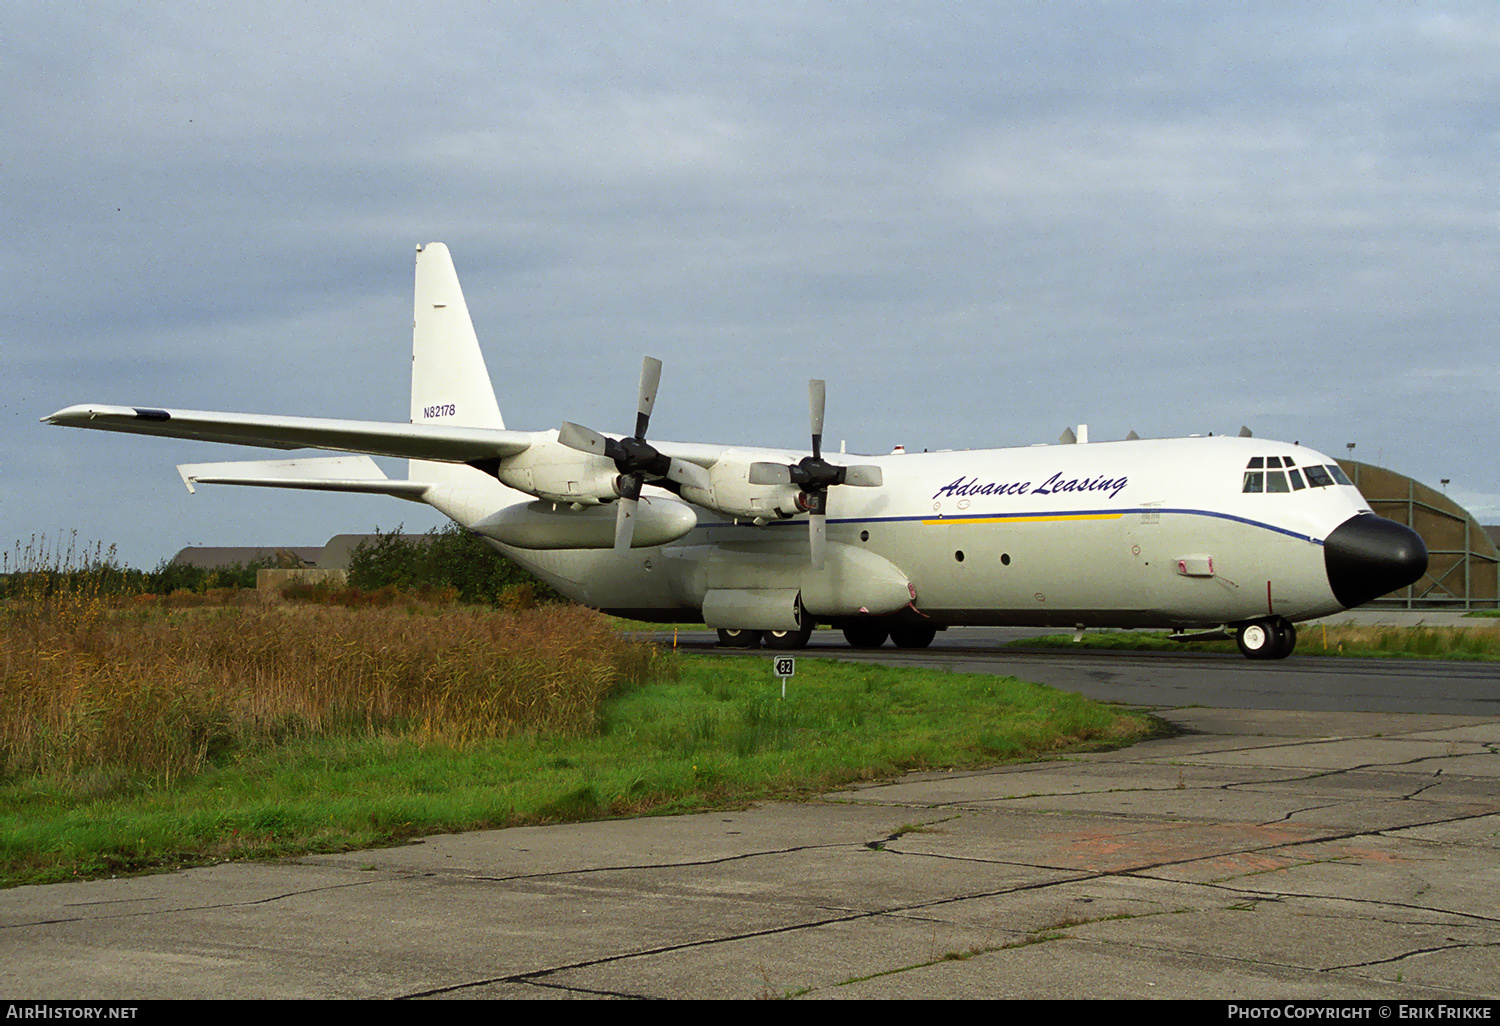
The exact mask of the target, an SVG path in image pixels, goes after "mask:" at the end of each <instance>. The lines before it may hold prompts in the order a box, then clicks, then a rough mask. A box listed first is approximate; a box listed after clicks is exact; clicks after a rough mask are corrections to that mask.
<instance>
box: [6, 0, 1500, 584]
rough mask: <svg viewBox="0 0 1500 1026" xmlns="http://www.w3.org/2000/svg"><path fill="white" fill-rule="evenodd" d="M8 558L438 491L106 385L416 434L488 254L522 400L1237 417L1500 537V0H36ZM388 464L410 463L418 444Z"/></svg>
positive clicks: (919, 437) (125, 545)
mask: <svg viewBox="0 0 1500 1026" xmlns="http://www.w3.org/2000/svg"><path fill="white" fill-rule="evenodd" d="M0 112H3V113H0V123H3V125H4V131H3V133H0V182H3V192H0V200H3V203H0V217H3V218H4V225H5V228H6V231H5V232H4V241H3V243H0V259H3V272H4V280H5V286H4V288H3V289H0V303H3V304H4V309H3V324H4V327H3V332H4V334H3V336H0V337H3V350H0V353H3V361H4V362H3V366H4V368H5V380H6V384H7V388H6V389H5V397H4V400H3V406H0V425H3V426H0V430H3V432H4V439H3V442H4V457H3V462H0V544H4V545H5V546H7V548H10V549H11V551H14V549H13V546H14V544H16V543H19V544H20V545H21V546H22V547H23V548H24V547H25V546H26V545H27V544H29V542H30V540H31V538H32V537H33V536H34V535H41V534H43V533H45V534H46V535H47V536H48V537H49V538H57V537H59V536H62V537H67V536H70V535H71V532H73V531H76V532H77V536H78V539H79V540H80V542H84V541H86V542H100V543H102V544H104V545H106V546H107V545H110V544H114V545H117V546H118V548H119V554H120V556H121V557H122V558H123V559H124V560H125V561H126V562H128V563H129V564H131V565H134V566H141V567H146V568H150V567H154V566H155V565H156V564H157V563H158V562H159V561H160V560H162V559H164V558H167V557H170V556H171V555H172V554H173V553H174V552H176V551H177V550H178V549H179V548H181V547H182V546H184V545H189V544H198V545H238V544H275V545H320V544H322V543H323V542H324V541H325V540H326V539H327V538H328V537H329V536H331V535H333V534H336V533H342V532H357V531H368V530H370V529H371V528H373V527H375V526H377V525H379V526H381V527H382V528H387V529H389V528H394V527H395V526H397V525H398V524H402V523H404V524H405V525H406V527H407V528H408V529H416V530H426V529H427V528H428V527H431V526H434V525H435V524H437V523H439V522H440V518H439V517H438V516H437V515H436V514H435V513H431V512H429V511H427V510H426V509H425V508H424V507H419V506H416V505H412V504H409V503H404V502H401V501H399V500H394V499H378V498H353V497H338V496H324V495H315V494H310V495H302V494H297V493H287V492H282V491H273V490H264V489H248V488H229V487H209V486H205V487H204V488H201V489H200V490H199V492H198V494H197V495H195V496H190V495H188V493H187V491H186V489H184V488H183V486H182V484H181V481H180V480H179V478H178V476H177V473H176V471H175V469H174V466H175V464H177V463H183V462H195V461H202V460H227V459H257V458H271V457H273V456H274V455H275V454H274V453H273V452H271V451H265V450H254V449H243V448H237V447H225V446H208V445H198V444H193V443H188V442H179V441H172V440H165V439H149V438H135V437H131V436H128V435H117V434H108V433H103V432H88V431H78V430H73V429H64V428H56V427H48V426H44V425H41V424H39V423H38V418H39V417H41V416H44V415H46V414H48V413H50V412H52V411H54V410H57V409H59V408H61V407H64V406H68V405H71V404H73V403H81V402H99V403H111V404H122V405H140V406H148V405H149V406H169V407H179V408H188V409H208V410H235V411H246V412H265V413H285V414H302V415H309V416H332V417H353V418H363V419H374V420H394V421H404V420H405V419H406V416H407V403H408V399H407V396H408V390H409V380H410V379H409V373H410V346H411V279H412V257H413V249H414V247H415V245H416V244H418V243H422V242H427V241H442V242H446V243H448V244H449V246H450V247H451V249H452V251H453V255H454V260H455V263H456V264H457V266H458V270H459V274H460V277H461V279H462V281H463V284H464V287H465V292H466V294H467V297H468V301H469V307H470V311H471V313H472V314H473V316H474V320H475V325H476V327H477V329H478V332H479V337H480V340H481V342H482V343H483V345H484V347H485V351H486V355H487V359H488V361H489V367H490V371H491V376H492V377H493V379H494V383H495V386H496V391H497V393H498V394H499V398H500V405H501V409H502V410H503V412H504V414H505V417H506V423H507V426H509V427H512V428H518V429H545V428H555V427H556V426H557V425H558V424H559V422H561V421H562V420H573V421H577V422H580V423H585V424H589V425H591V426H594V427H596V428H598V429H602V430H610V431H624V430H628V429H629V428H630V426H631V425H632V422H633V420H632V418H633V412H634V403H635V389H636V383H637V380H638V378H639V374H640V363H641V357H642V356H643V355H647V354H650V355H653V356H656V357H659V358H660V359H662V360H663V361H664V362H665V364H666V368H665V372H664V375H663V380H662V385H661V391H660V396H659V400H658V402H657V405H656V413H655V417H654V418H653V421H652V432H653V434H654V435H656V436H657V437H660V438H668V439H675V440H683V441H709V442H717V441H723V442H733V443H741V444H760V445H773V446H784V447H801V446H805V445H806V444H807V443H806V435H807V401H806V396H807V384H806V383H807V379H808V378H809V377H822V378H826V379H827V380H828V389H829V400H828V424H827V429H826V433H827V436H828V438H829V439H830V440H831V441H830V444H831V445H832V446H833V447H835V448H836V447H837V445H838V441H839V440H841V439H847V442H848V446H849V449H850V451H863V452H885V451H889V449H890V447H891V446H892V445H894V444H896V443H904V444H905V445H906V446H907V447H908V448H909V449H911V448H916V449H921V448H958V447H988V446H999V445H1027V444H1030V443H1033V442H1050V441H1053V440H1055V439H1056V438H1057V436H1058V435H1059V434H1060V433H1061V432H1062V430H1063V429H1064V428H1065V427H1067V426H1068V425H1071V424H1078V423H1086V424H1088V425H1089V430H1090V435H1091V437H1092V438H1093V439H1094V440H1096V441H1097V440H1103V439H1109V438H1119V437H1123V436H1124V435H1125V434H1126V433H1127V432H1128V431H1130V430H1131V429H1134V430H1136V431H1137V432H1138V433H1139V434H1141V435H1142V436H1146V437H1161V436H1170V435H1183V434H1190V433H1207V432H1209V431H1213V432H1216V433H1217V432H1234V431H1237V430H1238V429H1239V427H1240V425H1241V424H1248V425H1249V426H1250V427H1251V428H1252V429H1253V430H1254V431H1255V433H1256V434H1257V435H1259V436H1268V437H1274V438H1280V439H1284V440H1287V441H1293V440H1297V441H1301V442H1302V443H1303V444H1304V445H1311V446H1315V447H1317V448H1320V449H1322V450H1324V451H1325V452H1328V453H1330V454H1334V455H1339V456H1343V455H1346V450H1345V445H1346V444H1347V443H1349V442H1354V443H1356V444H1357V449H1356V450H1355V452H1354V456H1355V458H1356V459H1363V460H1366V461H1368V462H1373V463H1378V464H1382V465H1385V466H1389V467H1392V468H1394V469H1396V470H1398V471H1401V472H1403V473H1406V474H1410V475H1412V476H1414V477H1416V478H1418V479H1419V480H1422V481H1424V482H1427V483H1429V484H1432V485H1433V486H1434V487H1437V486H1438V483H1439V481H1440V479H1442V478H1450V479H1451V481H1452V483H1451V485H1449V487H1448V492H1449V494H1450V495H1452V496H1453V497H1454V498H1455V499H1457V500H1458V501H1459V502H1461V503H1463V504H1464V505H1465V506H1467V507H1468V508H1469V509H1470V510H1471V511H1472V512H1473V513H1474V514H1475V515H1476V516H1477V517H1478V518H1479V519H1480V520H1481V521H1482V522H1487V523H1495V522H1500V459H1497V457H1496V448H1495V440H1496V437H1497V424H1500V372H1497V345H1496V342H1497V337H1496V323H1497V314H1500V275H1497V269H1500V254H1497V238H1500V236H1497V228H1500V217H1497V207H1500V194H1497V186H1500V174H1497V155H1500V149H1497V142H1500V8H1497V6H1496V5H1495V4H1494V3H1492V2H1483V3H1472V4H1466V3H1421V2H1391V3H1379V2H1373V0H1357V2H1351V3H1329V4H1317V3H1285V4H1282V3H1274V2H1254V3H1212V2H1211V3H1204V4H1190V3H1066V2H1056V0H1053V2H1033V3H1023V2H1015V3H995V4H984V3H963V4H959V3H952V2H945V3H919V2H908V3H895V2H871V3H857V2H841V3H830V4H823V3H753V2H740V3H684V2H672V3H666V2H656V3H651V2H631V3H623V2H622V3H603V2H589V3H583V2H565V0H564V2H560V0H551V2H545V3H504V2H501V3H443V2H428V3H424V4H421V5H417V4H412V3H410V2H403V3H399V4H397V3H382V2H368V0H367V2H361V3H358V4H354V3H317V2H310V3H298V4H295V5H291V4H288V5H279V4H266V3H263V2H255V3H250V2H238V0H220V2H216V3H213V4H201V5H200V4H180V3H172V4H153V3H141V2H139V0H135V2H130V3H107V2H83V3H58V2H57V0H49V2H46V3H37V2H30V0H21V2H19V3H18V2H17V0H11V3H10V4H8V5H7V14H6V18H5V20H4V25H3V26H0ZM390 469H391V470H392V471H393V472H394V471H396V470H398V469H399V465H392V466H391V468H390Z"/></svg>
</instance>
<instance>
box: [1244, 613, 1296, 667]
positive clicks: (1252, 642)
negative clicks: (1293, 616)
mask: <svg viewBox="0 0 1500 1026" xmlns="http://www.w3.org/2000/svg"><path fill="white" fill-rule="evenodd" d="M1234 640H1235V643H1236V644H1237V645H1239V647H1240V652H1241V653H1243V655H1244V656H1245V658H1246V659H1285V658H1286V657H1287V656H1289V655H1291V654H1292V650H1293V649H1294V648H1296V647H1297V628H1296V627H1295V626H1293V625H1292V623H1291V621H1289V620H1283V619H1282V618H1281V617H1279V616H1278V617H1275V618H1267V619H1264V620H1252V621H1251V622H1250V623H1247V624H1243V625H1241V627H1240V629H1239V631H1238V632H1236V634H1235V638H1234Z"/></svg>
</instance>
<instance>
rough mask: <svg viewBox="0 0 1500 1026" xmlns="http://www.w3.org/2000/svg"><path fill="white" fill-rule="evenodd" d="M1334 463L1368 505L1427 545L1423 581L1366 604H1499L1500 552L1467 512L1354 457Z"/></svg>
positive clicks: (1414, 606) (1459, 606)
mask: <svg viewBox="0 0 1500 1026" xmlns="http://www.w3.org/2000/svg"><path fill="white" fill-rule="evenodd" d="M1338 462H1339V466H1341V467H1343V468H1344V473H1346V474H1348V475H1349V479H1350V480H1351V481H1353V482H1354V483H1355V485H1356V486H1357V487H1358V488H1359V490H1360V492H1361V493H1362V494H1363V495H1364V497H1365V498H1366V499H1367V500H1368V501H1369V503H1370V508H1371V509H1373V510H1374V511H1375V512H1376V513H1378V514H1380V515H1381V516H1383V517H1386V518H1388V519H1390V520H1396V521H1399V522H1400V523H1403V524H1406V525H1407V526H1408V527H1410V528H1411V529H1412V530H1414V531H1416V532H1417V533H1418V534H1420V535H1421V536H1422V541H1424V542H1425V543H1426V544H1427V555H1428V563H1427V573H1425V574H1423V575H1422V579H1421V580H1419V581H1417V583H1415V584H1413V585H1410V586H1408V587H1405V588H1402V589H1401V590H1400V591H1394V592H1391V593H1390V594H1389V595H1385V596H1382V597H1381V598H1378V599H1376V600H1375V601H1373V602H1371V603H1369V605H1371V606H1383V607H1386V608H1399V609H1449V610H1455V611H1456V610H1469V609H1495V608H1500V587H1497V585H1500V581H1497V573H1500V551H1497V550H1496V548H1495V542H1494V540H1493V539H1492V538H1491V537H1490V536H1489V534H1488V533H1487V532H1486V531H1485V529H1484V528H1483V527H1481V526H1480V525H1479V524H1478V523H1477V522H1476V521H1475V520H1474V518H1473V517H1472V516H1470V515H1469V513H1468V511H1466V510H1465V509H1464V508H1463V507H1462V506H1460V505H1459V504H1458V503H1456V502H1454V501H1453V500H1452V499H1450V498H1448V496H1446V495H1444V494H1443V493H1442V492H1440V491H1437V490H1436V489H1433V488H1429V487H1428V486H1427V485H1424V484H1422V483H1421V482H1420V481H1415V480H1413V479H1412V478H1409V477H1407V476H1406V475H1405V474H1398V473H1397V472H1396V471H1394V470H1388V469H1386V468H1385V467H1377V466H1375V465H1374V464H1371V463H1359V462H1357V461H1355V460H1339V461H1338Z"/></svg>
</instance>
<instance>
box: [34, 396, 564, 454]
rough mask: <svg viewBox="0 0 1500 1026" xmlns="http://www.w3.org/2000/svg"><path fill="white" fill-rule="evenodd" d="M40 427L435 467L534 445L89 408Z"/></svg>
mask: <svg viewBox="0 0 1500 1026" xmlns="http://www.w3.org/2000/svg"><path fill="white" fill-rule="evenodd" d="M42 422H43V423H44V424H60V425H62V426H64V427H83V428H93V429H94V430H96V431H123V432H126V433H128V434H136V435H160V436H162V437H165V438H191V439H195V440H198V441H204V442H229V443H232V444H235V445H257V446H261V447H263V448H267V449H329V450H332V451H334V452H355V453H365V454H368V455H371V456H396V457H401V458H404V459H416V460H434V461H436V462H439V463H469V462H472V461H474V460H482V459H496V458H502V459H503V458H504V457H506V456H514V455H516V454H517V453H520V452H524V451H526V450H527V449H528V448H530V447H531V444H532V442H533V441H534V436H533V435H532V434H530V433H528V432H524V431H504V430H499V429H494V428H472V427H456V426H454V427H447V426H439V425H436V424H390V423H384V422H381V421H368V420H324V419H321V418H314V417H276V416H266V415H261V414H253V413H207V412H204V411H201V410H159V409H146V408H136V407H131V406H92V405H88V404H85V405H81V406H69V407H68V408H67V409H64V410H58V411H57V412H56V413H54V414H52V415H51V416H48V417H43V418H42Z"/></svg>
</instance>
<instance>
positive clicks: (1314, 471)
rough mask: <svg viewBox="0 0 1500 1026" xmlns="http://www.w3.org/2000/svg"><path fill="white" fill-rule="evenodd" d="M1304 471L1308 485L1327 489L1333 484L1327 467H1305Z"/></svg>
mask: <svg viewBox="0 0 1500 1026" xmlns="http://www.w3.org/2000/svg"><path fill="white" fill-rule="evenodd" d="M1302 470H1303V472H1304V473H1305V474H1307V483H1308V484H1310V485H1312V486H1313V487H1314V488H1327V487H1328V486H1329V485H1331V484H1333V478H1332V477H1330V476H1329V474H1328V470H1327V468H1325V467H1316V466H1314V467H1303V468H1302Z"/></svg>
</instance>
